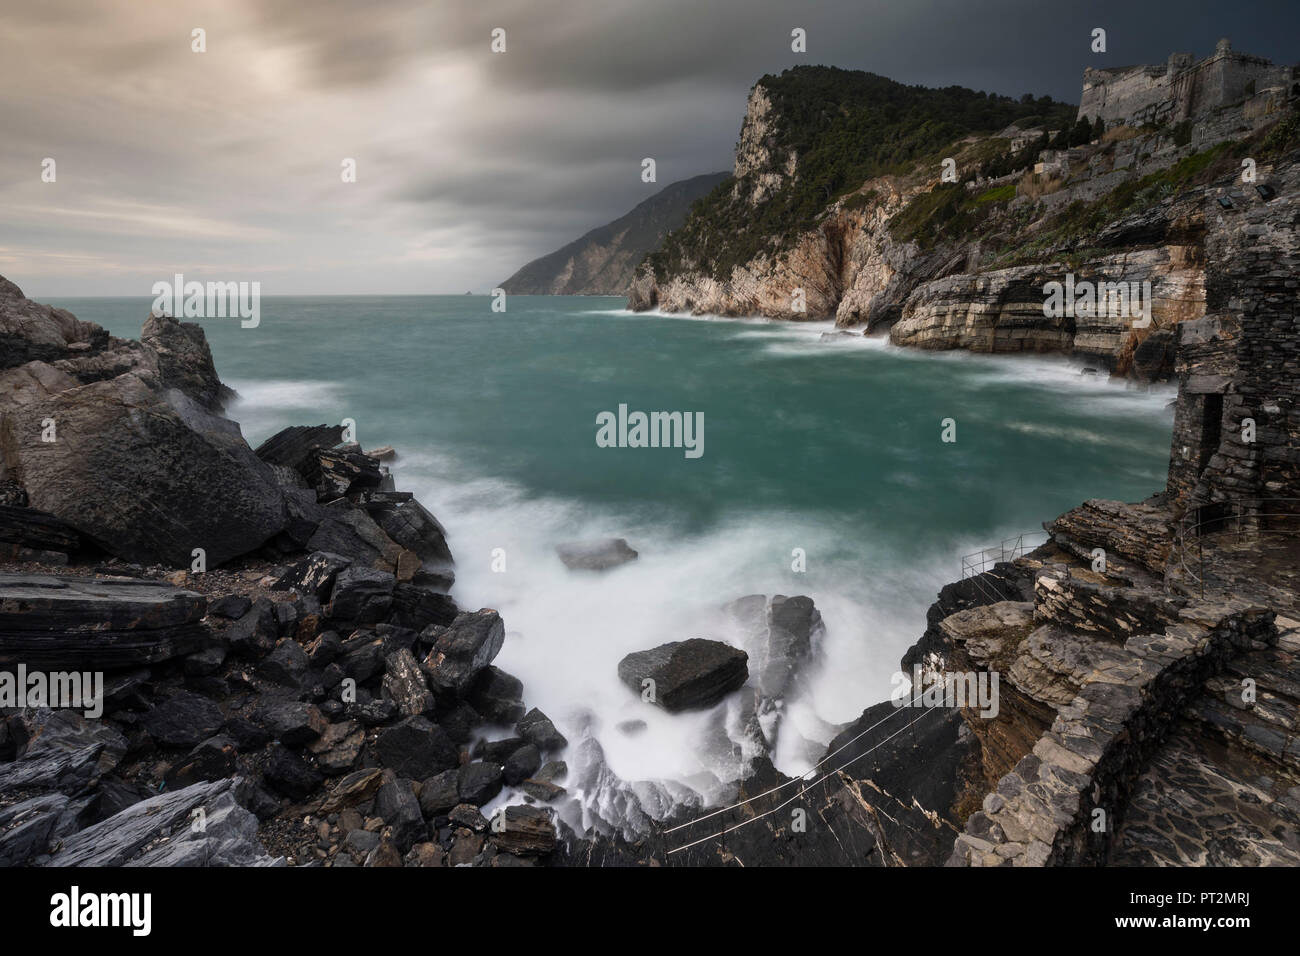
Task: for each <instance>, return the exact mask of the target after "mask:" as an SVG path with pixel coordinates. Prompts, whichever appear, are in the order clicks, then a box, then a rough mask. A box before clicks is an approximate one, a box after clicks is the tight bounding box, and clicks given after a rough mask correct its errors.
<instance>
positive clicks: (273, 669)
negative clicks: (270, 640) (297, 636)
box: [257, 637, 311, 687]
mask: <svg viewBox="0 0 1300 956" xmlns="http://www.w3.org/2000/svg"><path fill="white" fill-rule="evenodd" d="M310 666H311V662H310V661H309V660H308V659H307V652H306V651H304V650H303V649H302V645H301V644H299V643H298V642H297V641H295V640H294V639H293V638H292V637H286V638H282V639H281V640H280V642H279V643H278V644H276V645H275V650H273V651H272V652H271V653H270V655H269V656H268V657H267V658H266V659H265V660H264V661H262V663H261V664H260V665H258V668H257V672H258V673H259V674H261V675H262V676H263V677H265V678H266V679H267V680H269V681H272V682H274V683H276V684H283V685H284V686H286V687H301V686H302V684H303V681H304V680H305V679H306V677H307V671H308V669H309V667H310Z"/></svg>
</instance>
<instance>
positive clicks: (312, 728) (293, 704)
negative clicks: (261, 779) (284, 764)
mask: <svg viewBox="0 0 1300 956" xmlns="http://www.w3.org/2000/svg"><path fill="white" fill-rule="evenodd" d="M253 719H254V720H255V721H256V722H257V723H258V724H260V725H261V726H263V727H265V728H266V730H267V732H268V733H270V734H271V736H272V737H274V738H275V739H276V740H278V741H280V742H281V743H282V744H284V745H285V746H286V747H304V746H306V745H307V744H309V743H311V742H312V741H314V740H316V739H317V738H318V737H320V736H321V735H322V734H323V733H325V728H326V726H327V725H328V721H326V720H325V717H324V715H322V714H321V712H320V709H319V708H317V707H316V706H315V705H313V704H309V703H307V702H306V701H301V700H274V699H272V700H264V701H262V702H260V703H259V704H258V705H257V706H256V707H255V708H254V710H253Z"/></svg>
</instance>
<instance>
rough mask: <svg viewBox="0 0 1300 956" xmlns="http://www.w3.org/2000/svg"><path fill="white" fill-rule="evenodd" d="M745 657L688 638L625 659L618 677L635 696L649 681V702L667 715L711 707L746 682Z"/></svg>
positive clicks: (715, 643) (715, 644) (721, 646)
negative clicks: (650, 682)
mask: <svg viewBox="0 0 1300 956" xmlns="http://www.w3.org/2000/svg"><path fill="white" fill-rule="evenodd" d="M747 660H748V655H746V654H745V652H744V651H741V650H737V649H736V648H734V647H731V646H730V645H728V644H723V643H722V642H720V641H706V640H704V639H702V638H691V639H690V640H688V641H673V642H672V643H669V644H662V645H660V646H659V647H655V648H652V649H650V650H646V651H636V652H634V653H632V654H629V655H627V656H626V657H624V658H623V659H622V660H621V661H619V664H618V676H619V680H621V681H622V682H623V683H624V684H626V685H627V686H628V687H630V688H631V689H632V690H633V691H634V692H635V693H636V694H637V695H638V696H641V695H642V693H643V690H644V689H645V688H643V685H642V681H645V680H652V681H654V685H653V699H652V702H653V703H655V704H657V705H658V706H660V707H662V708H664V710H667V711H670V712H677V711H681V710H692V709H698V708H703V707H711V706H712V705H714V704H716V703H717V702H718V701H720V700H722V699H723V698H724V697H726V696H727V695H728V694H730V693H732V692H733V691H736V690H738V689H739V688H740V687H741V686H742V685H743V684H744V683H745V681H746V680H747V679H748V677H749V670H748V667H747V665H746V662H747Z"/></svg>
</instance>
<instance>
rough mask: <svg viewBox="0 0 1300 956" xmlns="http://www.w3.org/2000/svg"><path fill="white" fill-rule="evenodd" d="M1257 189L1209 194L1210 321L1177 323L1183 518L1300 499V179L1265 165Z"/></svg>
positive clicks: (1174, 493) (1228, 187) (1173, 495)
mask: <svg viewBox="0 0 1300 956" xmlns="http://www.w3.org/2000/svg"><path fill="white" fill-rule="evenodd" d="M1258 185H1260V186H1264V187H1266V190H1265V194H1261V193H1260V191H1259V190H1257V189H1256V188H1254V187H1253V186H1251V185H1248V184H1240V183H1231V184H1230V183H1226V182H1221V183H1219V184H1216V187H1214V188H1212V189H1210V190H1208V191H1207V196H1206V202H1205V208H1206V210H1207V211H1206V213H1205V215H1206V220H1207V236H1206V246H1207V260H1208V261H1209V262H1210V263H1211V265H1210V266H1209V267H1208V268H1207V270H1206V306H1207V310H1208V313H1209V314H1207V315H1206V316H1205V317H1204V318H1201V319H1197V320H1195V321H1191V322H1183V323H1181V324H1180V325H1179V326H1178V327H1177V335H1178V337H1177V346H1176V354H1177V360H1176V368H1177V374H1178V379H1179V398H1178V404H1177V407H1176V412H1175V420H1174V433H1173V443H1172V448H1171V454H1170V467H1169V483H1168V492H1169V496H1170V502H1171V506H1172V507H1173V510H1174V512H1175V514H1176V515H1181V514H1183V513H1185V512H1186V511H1187V510H1188V509H1189V508H1202V507H1207V506H1211V505H1227V506H1229V507H1234V508H1235V507H1238V506H1240V507H1244V508H1246V509H1247V511H1249V510H1250V509H1252V508H1253V507H1255V502H1256V501H1257V500H1258V499H1278V498H1298V497H1300V376H1298V375H1297V369H1300V336H1298V335H1297V333H1298V332H1300V312H1298V310H1297V303H1298V302H1300V239H1297V235H1296V221H1295V209H1294V206H1293V205H1292V204H1291V203H1289V202H1288V201H1287V198H1286V196H1287V190H1291V189H1296V188H1300V171H1297V170H1295V169H1293V168H1284V169H1282V170H1280V171H1278V172H1276V173H1275V172H1274V171H1273V170H1271V169H1269V168H1266V167H1261V168H1260V169H1259V170H1258ZM1220 200H1223V202H1220ZM1247 420H1250V421H1253V422H1254V426H1255V431H1254V436H1253V441H1252V440H1250V438H1251V435H1250V433H1249V429H1248V428H1247V427H1245V425H1246V423H1247Z"/></svg>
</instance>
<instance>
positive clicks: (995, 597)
mask: <svg viewBox="0 0 1300 956" xmlns="http://www.w3.org/2000/svg"><path fill="white" fill-rule="evenodd" d="M1048 540H1049V535H1048V534H1047V532H1046V531H1022V532H1020V534H1018V535H1014V536H1013V537H1010V538H1003V539H1002V541H1001V542H999V543H998V544H996V545H994V546H993V547H991V548H981V549H980V550H979V551H973V552H971V553H970V554H963V555H962V556H961V579H962V580H963V581H965V580H966V579H967V578H971V579H972V580H973V583H974V584H975V587H976V588H977V589H978V590H979V592H980V593H981V594H983V595H984V596H985V597H986V598H989V599H990V600H992V601H993V602H994V603H996V602H998V601H1001V600H1004V598H1003V597H1002V595H1000V594H998V593H996V592H995V591H992V590H991V589H989V588H987V587H985V585H984V583H983V582H982V581H980V580H979V575H981V574H983V573H984V572H985V571H989V570H992V569H993V568H994V567H996V566H997V565H999V564H1003V563H1005V562H1007V561H1014V560H1015V559H1016V558H1019V557H1023V556H1024V555H1026V554H1028V553H1029V552H1030V551H1033V550H1034V549H1035V548H1038V547H1041V546H1042V545H1044V544H1046V543H1047V542H1048Z"/></svg>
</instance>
